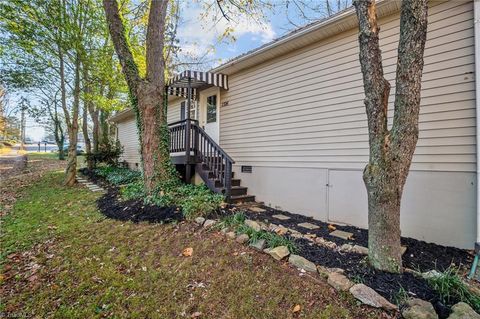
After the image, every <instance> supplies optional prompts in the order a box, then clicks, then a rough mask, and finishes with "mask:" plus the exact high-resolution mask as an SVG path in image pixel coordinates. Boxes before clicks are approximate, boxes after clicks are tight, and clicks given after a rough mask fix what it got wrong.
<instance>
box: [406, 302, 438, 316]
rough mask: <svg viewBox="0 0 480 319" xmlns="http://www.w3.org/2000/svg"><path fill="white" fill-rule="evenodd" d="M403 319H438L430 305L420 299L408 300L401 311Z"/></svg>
mask: <svg viewBox="0 0 480 319" xmlns="http://www.w3.org/2000/svg"><path fill="white" fill-rule="evenodd" d="M402 316H403V318H405V319H438V315H437V313H436V312H435V309H434V308H433V306H432V304H431V303H429V302H428V301H425V300H422V299H418V298H415V299H409V300H407V302H406V304H405V308H404V309H403V310H402Z"/></svg>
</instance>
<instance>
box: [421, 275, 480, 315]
mask: <svg viewBox="0 0 480 319" xmlns="http://www.w3.org/2000/svg"><path fill="white" fill-rule="evenodd" d="M428 283H429V284H430V285H431V286H432V288H433V289H434V290H435V291H437V292H438V294H439V295H440V298H441V299H442V302H443V303H445V304H454V303H457V302H459V301H463V302H465V303H467V304H469V305H470V306H471V307H472V308H473V309H474V310H475V311H476V312H479V313H480V296H478V295H475V294H474V293H473V292H472V291H470V289H468V287H467V285H466V284H465V283H464V282H463V281H462V279H461V278H460V276H459V275H458V270H456V269H455V268H453V267H450V268H448V269H447V270H445V272H443V273H442V274H440V275H439V276H434V277H431V278H429V279H428Z"/></svg>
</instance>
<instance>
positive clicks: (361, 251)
mask: <svg viewBox="0 0 480 319" xmlns="http://www.w3.org/2000/svg"><path fill="white" fill-rule="evenodd" d="M351 252H352V253H356V254H360V255H368V248H367V247H363V246H360V245H354V246H353V247H352V250H351Z"/></svg>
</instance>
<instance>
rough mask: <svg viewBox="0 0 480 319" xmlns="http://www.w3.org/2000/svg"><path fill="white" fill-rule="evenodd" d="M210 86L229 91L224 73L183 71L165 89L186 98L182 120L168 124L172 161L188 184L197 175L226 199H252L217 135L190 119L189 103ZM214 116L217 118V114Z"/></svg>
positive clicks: (190, 105)
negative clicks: (219, 142) (237, 176)
mask: <svg viewBox="0 0 480 319" xmlns="http://www.w3.org/2000/svg"><path fill="white" fill-rule="evenodd" d="M212 87H218V88H220V89H223V90H228V78H227V76H226V75H224V74H215V73H209V72H197V71H185V72H183V73H181V74H179V75H177V76H175V77H173V78H172V79H171V80H170V81H169V82H168V84H167V88H166V89H167V92H168V94H169V95H176V96H179V97H183V98H185V99H186V101H185V103H186V105H185V108H184V109H183V110H182V111H181V112H182V115H183V116H182V117H183V118H184V119H181V120H180V121H175V122H172V123H169V125H168V128H169V133H170V155H171V159H172V162H173V164H174V165H175V166H176V167H177V170H178V171H179V172H180V174H181V175H182V178H183V180H184V181H185V182H187V183H190V182H192V177H194V176H195V174H198V176H199V177H200V178H201V179H202V180H203V182H204V183H205V184H206V186H207V187H208V188H209V189H211V190H212V191H214V192H216V193H220V194H223V195H224V196H225V197H226V199H227V201H229V202H235V203H239V202H249V201H254V200H255V196H251V195H248V193H247V187H243V186H241V181H240V179H235V178H234V177H235V176H234V172H233V170H232V168H233V164H234V163H235V161H234V160H233V159H232V158H231V157H230V156H229V155H228V154H227V152H225V151H224V150H223V149H222V148H221V147H220V145H219V144H218V142H217V141H218V136H217V138H214V137H213V136H211V135H210V134H208V133H207V131H206V127H202V126H201V125H200V124H199V121H198V120H196V119H192V118H191V110H192V105H193V104H194V103H192V102H196V101H198V100H199V96H200V93H201V91H203V90H207V89H210V88H212ZM215 103H216V105H214V106H213V108H214V109H215V110H216V112H218V108H219V106H218V99H215ZM209 106H210V105H209ZM215 119H216V121H218V116H216V117H215ZM207 123H208V121H207ZM217 125H218V123H217ZM217 133H218V131H217ZM216 140H217V141H216Z"/></svg>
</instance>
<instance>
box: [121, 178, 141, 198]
mask: <svg viewBox="0 0 480 319" xmlns="http://www.w3.org/2000/svg"><path fill="white" fill-rule="evenodd" d="M120 194H121V195H122V198H123V199H125V200H130V199H138V198H142V197H144V196H145V189H144V186H143V182H142V181H136V182H133V183H129V184H127V185H125V186H123V187H122V188H121V189H120Z"/></svg>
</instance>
